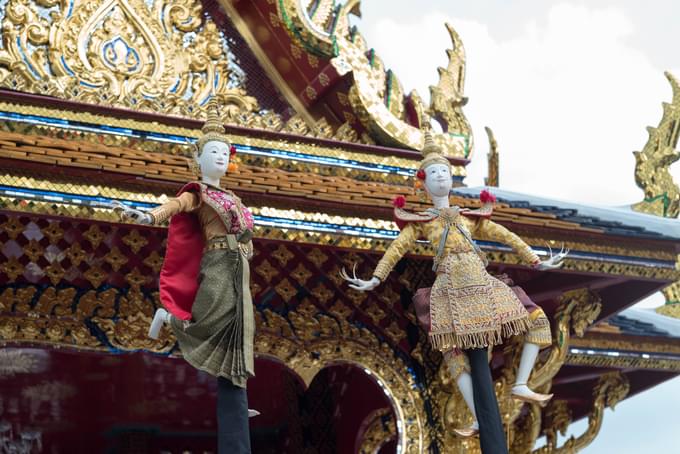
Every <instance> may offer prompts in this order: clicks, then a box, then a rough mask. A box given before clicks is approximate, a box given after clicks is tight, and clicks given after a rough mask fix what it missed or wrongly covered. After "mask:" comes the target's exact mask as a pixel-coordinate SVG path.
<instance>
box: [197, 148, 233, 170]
mask: <svg viewBox="0 0 680 454" xmlns="http://www.w3.org/2000/svg"><path fill="white" fill-rule="evenodd" d="M229 157H230V155H229V145H227V144H226V143H224V142H220V141H218V140H211V141H209V142H206V144H205V145H203V149H202V150H201V155H200V156H198V158H197V162H198V165H199V166H200V167H201V175H203V176H205V177H208V178H213V179H220V178H222V177H223V176H224V174H225V173H227V168H228V167H229Z"/></svg>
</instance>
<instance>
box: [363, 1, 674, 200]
mask: <svg viewBox="0 0 680 454" xmlns="http://www.w3.org/2000/svg"><path fill="white" fill-rule="evenodd" d="M444 22H449V23H451V24H452V25H453V26H454V28H455V29H456V30H457V31H458V32H459V34H460V35H461V37H462V39H463V42H464V44H465V47H466V52H467V62H468V64H467V79H466V94H467V96H469V97H470V102H469V104H468V106H466V107H465V113H466V115H467V116H468V119H469V120H470V122H471V124H472V126H473V130H474V134H475V140H476V154H475V156H474V159H473V162H472V164H471V165H470V166H469V168H468V169H469V177H468V180H467V183H468V184H469V185H481V184H482V182H483V178H484V176H485V175H486V158H485V155H486V151H487V143H486V135H485V134H484V130H483V128H484V126H486V125H488V126H491V127H492V129H493V130H494V132H495V134H496V137H497V140H498V142H499V149H500V152H501V186H502V187H503V188H505V189H511V190H516V191H520V192H526V193H533V194H540V195H545V196H549V197H555V198H560V199H569V200H576V201H582V202H587V203H596V204H606V205H623V204H628V203H632V202H636V201H639V200H640V199H641V196H642V192H641V190H639V189H638V188H637V187H636V186H635V182H634V179H633V171H634V158H633V155H632V151H633V150H639V149H641V148H642V146H643V145H644V143H645V141H646V139H647V133H646V130H645V127H646V126H647V125H656V124H657V122H658V121H659V120H660V118H661V102H662V101H669V100H670V98H671V92H670V88H669V85H668V83H667V81H666V80H665V78H664V76H663V71H662V69H659V68H655V67H654V66H653V65H652V64H651V63H650V61H649V59H648V58H647V57H646V56H645V55H644V54H642V53H641V52H640V51H638V50H637V49H636V48H634V47H632V46H631V45H630V44H629V42H628V41H629V38H630V36H631V34H632V33H633V32H634V31H635V26H634V23H633V22H632V21H631V20H630V19H629V18H628V17H627V16H626V15H625V14H624V13H623V12H621V11H619V10H617V9H616V8H606V9H589V8H587V7H585V6H574V5H570V4H566V3H563V4H559V5H556V6H554V7H552V9H551V10H550V11H549V13H548V16H547V17H545V18H541V20H540V21H538V20H536V19H533V20H530V21H527V22H526V23H525V24H523V25H522V26H521V27H520V28H519V30H518V33H517V34H516V36H515V37H513V38H511V39H508V40H505V41H502V42H500V41H497V40H495V39H494V38H493V37H492V35H491V34H490V33H489V30H488V28H487V26H486V25H485V24H483V23H480V22H477V21H471V20H464V19H460V18H456V17H455V15H451V14H446V13H443V12H431V13H426V14H424V15H414V16H413V18H412V20H410V21H408V22H396V21H394V20H392V19H378V20H377V21H376V22H374V23H372V24H371V27H370V28H369V27H366V26H363V27H361V30H362V32H363V33H364V35H365V36H366V38H367V41H368V42H369V43H370V45H372V46H373V47H375V48H376V50H377V52H378V54H379V55H380V56H381V57H382V58H383V60H384V61H385V64H386V65H387V66H388V67H390V68H392V69H394V70H395V73H396V74H397V75H398V76H399V78H400V79H401V81H402V83H403V84H404V88H405V89H406V90H407V91H408V90H410V89H411V88H416V89H417V90H418V91H419V92H420V94H421V95H423V96H425V97H426V96H427V87H428V86H429V85H432V84H434V83H436V81H437V76H436V72H435V68H436V67H437V66H444V65H445V64H446V57H445V54H444V49H445V48H447V47H449V46H450V42H449V39H448V36H447V33H446V31H445V28H444V25H443V24H444ZM676 74H678V75H679V76H680V71H678V72H676ZM677 167H678V166H676V168H675V169H674V171H676V173H678V172H677V171H678V170H680V169H677ZM678 176H679V177H680V175H678Z"/></svg>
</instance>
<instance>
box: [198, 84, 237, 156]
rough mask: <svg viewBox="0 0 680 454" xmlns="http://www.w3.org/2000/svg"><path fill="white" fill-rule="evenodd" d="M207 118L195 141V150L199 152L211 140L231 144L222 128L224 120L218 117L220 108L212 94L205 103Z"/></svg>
mask: <svg viewBox="0 0 680 454" xmlns="http://www.w3.org/2000/svg"><path fill="white" fill-rule="evenodd" d="M206 112H207V119H206V120H205V123H204V124H203V127H202V128H201V132H203V135H202V136H201V137H200V138H199V139H198V141H196V152H197V153H199V154H200V152H201V150H202V149H203V146H204V145H205V144H206V143H208V142H211V141H214V142H222V143H226V144H227V145H231V143H230V142H229V138H228V137H227V135H226V132H227V131H226V130H225V129H224V122H223V121H222V117H220V108H219V106H218V104H217V99H215V97H214V96H213V97H212V98H210V100H209V101H208V104H207V105H206Z"/></svg>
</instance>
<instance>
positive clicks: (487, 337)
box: [430, 252, 532, 351]
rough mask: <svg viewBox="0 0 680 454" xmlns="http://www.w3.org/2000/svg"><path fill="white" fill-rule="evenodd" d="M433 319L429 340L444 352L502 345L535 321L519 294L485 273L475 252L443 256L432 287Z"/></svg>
mask: <svg viewBox="0 0 680 454" xmlns="http://www.w3.org/2000/svg"><path fill="white" fill-rule="evenodd" d="M430 318H431V329H430V342H432V346H433V347H434V348H435V349H437V350H440V351H447V350H450V349H452V348H459V349H461V350H466V349H469V348H482V347H487V346H489V345H496V344H500V343H501V342H503V339H505V338H508V337H510V336H514V335H517V334H523V333H525V332H526V331H527V330H528V329H529V328H530V327H531V324H532V322H531V320H530V318H529V313H528V312H527V310H526V309H525V308H524V306H523V305H522V302H521V301H520V300H519V299H518V298H517V296H516V295H515V293H514V292H513V291H512V290H511V289H510V287H508V286H507V285H505V284H504V283H503V282H501V281H499V280H498V279H496V278H494V277H493V276H491V275H490V274H489V273H487V272H486V268H485V266H484V263H483V262H482V260H481V259H480V258H479V256H478V255H477V254H476V253H475V252H462V253H449V254H448V255H447V256H445V257H444V258H443V259H442V261H441V263H440V265H439V267H438V269H437V278H436V280H435V282H434V285H433V286H432V293H431V296H430Z"/></svg>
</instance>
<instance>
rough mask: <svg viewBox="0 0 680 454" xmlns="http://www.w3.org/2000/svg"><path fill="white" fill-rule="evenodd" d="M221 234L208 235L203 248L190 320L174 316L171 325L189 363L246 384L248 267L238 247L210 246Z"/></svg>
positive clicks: (250, 358) (250, 371)
mask: <svg viewBox="0 0 680 454" xmlns="http://www.w3.org/2000/svg"><path fill="white" fill-rule="evenodd" d="M222 239H223V238H222V237H220V238H215V239H213V240H211V241H210V242H209V244H208V250H206V251H205V252H204V253H203V258H202V260H201V270H200V273H199V276H198V280H199V287H198V292H197V294H196V299H195V300H194V305H193V306H192V308H191V321H190V322H185V321H182V320H179V319H177V318H175V317H173V318H172V323H171V326H172V328H173V331H174V333H175V336H176V337H177V341H178V343H179V347H180V350H181V351H182V356H183V357H184V359H185V360H186V361H187V362H188V363H189V364H191V365H192V366H194V367H195V368H197V369H199V370H203V371H205V372H208V373H209V374H211V375H213V376H215V377H224V378H227V379H229V380H230V381H231V382H232V383H233V384H234V385H235V386H238V387H241V388H245V387H246V382H247V381H248V378H249V377H252V376H254V371H255V367H254V355H253V341H254V334H255V317H254V312H253V303H252V298H251V295H250V288H249V282H250V270H249V264H248V260H247V259H246V258H245V257H244V255H243V253H242V252H241V251H240V250H239V249H238V248H236V250H230V249H228V248H223V247H217V248H210V247H211V246H212V245H218V244H217V243H219V242H221V241H222ZM218 246H219V245H218Z"/></svg>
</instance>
